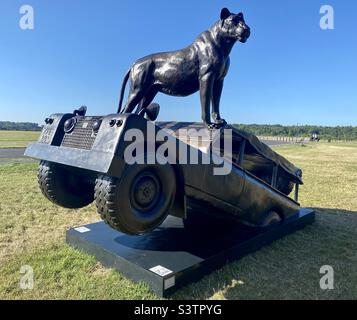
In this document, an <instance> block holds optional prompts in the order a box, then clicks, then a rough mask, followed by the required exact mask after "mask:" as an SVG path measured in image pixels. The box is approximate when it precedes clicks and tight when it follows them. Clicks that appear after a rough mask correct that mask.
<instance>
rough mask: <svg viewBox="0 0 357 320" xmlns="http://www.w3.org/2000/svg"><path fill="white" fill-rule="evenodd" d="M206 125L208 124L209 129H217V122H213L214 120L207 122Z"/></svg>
mask: <svg viewBox="0 0 357 320" xmlns="http://www.w3.org/2000/svg"><path fill="white" fill-rule="evenodd" d="M205 126H206V127H207V129H209V130H213V129H216V124H215V123H212V122H205Z"/></svg>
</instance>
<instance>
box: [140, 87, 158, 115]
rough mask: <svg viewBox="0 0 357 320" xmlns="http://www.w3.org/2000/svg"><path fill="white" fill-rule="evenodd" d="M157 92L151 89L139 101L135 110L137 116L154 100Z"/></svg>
mask: <svg viewBox="0 0 357 320" xmlns="http://www.w3.org/2000/svg"><path fill="white" fill-rule="evenodd" d="M157 93H158V90H157V89H155V88H151V89H150V91H149V92H148V93H147V94H146V95H145V96H144V98H142V99H141V101H140V103H139V106H138V109H137V110H136V113H137V114H140V112H141V110H143V109H146V108H147V107H148V106H149V105H150V103H151V102H152V101H153V100H154V98H155V96H156V95H157Z"/></svg>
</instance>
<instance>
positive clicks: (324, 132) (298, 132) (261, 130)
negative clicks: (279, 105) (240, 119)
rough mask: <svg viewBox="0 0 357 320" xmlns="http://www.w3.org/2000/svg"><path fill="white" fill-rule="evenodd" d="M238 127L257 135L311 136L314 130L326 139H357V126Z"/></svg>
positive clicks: (248, 125) (277, 125)
mask: <svg viewBox="0 0 357 320" xmlns="http://www.w3.org/2000/svg"><path fill="white" fill-rule="evenodd" d="M233 126H235V127H236V128H238V129H241V130H244V131H247V132H250V133H252V134H255V135H257V136H285V137H310V136H311V133H312V132H319V133H320V139H324V140H328V139H331V140H357V127H352V126H346V127H340V126H337V127H324V126H307V125H301V126H282V125H280V124H275V125H274V124H273V125H271V124H234V125H233Z"/></svg>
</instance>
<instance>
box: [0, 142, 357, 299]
mask: <svg viewBox="0 0 357 320" xmlns="http://www.w3.org/2000/svg"><path fill="white" fill-rule="evenodd" d="M277 150H278V151H279V152H280V153H281V154H283V155H284V156H286V157H287V158H288V159H290V160H291V161H292V162H294V163H295V164H297V165H298V166H300V167H301V168H302V169H303V170H304V182H305V184H304V186H302V188H301V198H300V201H301V203H302V205H303V206H307V207H314V208H316V213H317V218H316V219H317V220H316V222H315V223H314V224H313V225H310V226H308V227H306V228H305V229H303V230H301V231H298V232H296V233H295V234H292V235H289V236H288V237H285V238H283V239H281V240H278V241H276V242H274V243H273V244H271V245H269V246H266V247H264V248H262V249H261V250H259V251H257V252H255V253H253V254H250V255H248V256H246V257H244V258H242V259H240V260H238V261H236V262H232V263H229V264H227V265H226V266H224V267H223V268H221V269H219V270H217V271H215V272H213V273H211V274H210V275H208V276H206V277H204V278H203V279H202V280H200V281H198V282H196V283H193V284H191V285H189V286H187V287H185V288H183V289H181V290H179V291H178V292H177V293H176V294H175V295H174V296H173V297H172V298H174V299H176V298H182V299H197V298H200V299H269V298H270V299H292V298H296V299H357V272H356V271H357V267H356V266H357V250H356V248H357V214H356V212H355V211H357V210H356V209H357V199H356V190H357V188H356V187H357V145H349V144H327V143H326V144H308V145H307V146H305V147H301V146H299V145H291V146H282V147H279V148H277ZM36 169H37V165H36V164H2V165H0V181H1V183H0V197H1V200H0V298H3V299H77V298H79V299H133V298H137V299H156V298H157V297H156V296H155V295H154V294H152V293H151V292H150V290H149V288H148V287H147V286H146V285H145V284H143V283H141V284H135V283H134V282H132V281H130V280H128V279H126V278H125V277H123V276H122V275H121V274H120V273H118V272H116V271H114V270H111V269H106V268H104V267H102V266H101V265H100V264H99V263H97V262H96V261H95V259H94V258H93V257H91V256H89V255H86V254H84V253H82V252H80V251H78V250H75V249H73V248H71V247H69V246H67V245H65V244H64V236H65V230H66V229H67V228H69V227H72V226H76V225H81V224H85V223H89V222H94V221H97V220H98V216H97V214H96V212H95V208H94V206H93V205H91V206H89V207H87V208H84V209H81V210H75V211H73V210H67V209H63V208H59V207H57V206H55V205H52V204H51V203H50V202H49V201H48V200H46V199H45V198H44V197H43V196H42V195H41V193H40V191H39V190H38V187H37V183H36ZM22 265H30V266H32V267H33V269H34V277H35V280H34V281H35V282H34V284H35V285H34V289H33V290H21V289H20V288H19V280H20V277H21V274H20V267H21V266H22ZM322 265H331V266H333V268H334V271H335V289H334V290H328V291H323V290H321V289H320V287H319V279H320V277H321V275H320V274H319V269H320V267H321V266H322Z"/></svg>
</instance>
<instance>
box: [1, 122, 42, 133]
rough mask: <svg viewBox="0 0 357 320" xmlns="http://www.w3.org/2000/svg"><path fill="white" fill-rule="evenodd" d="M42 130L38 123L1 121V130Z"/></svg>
mask: <svg viewBox="0 0 357 320" xmlns="http://www.w3.org/2000/svg"><path fill="white" fill-rule="evenodd" d="M41 129H42V128H41V127H40V126H39V124H38V123H32V122H11V121H0V130H15V131H40V130H41Z"/></svg>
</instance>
